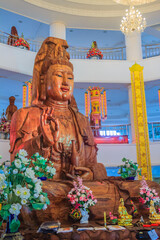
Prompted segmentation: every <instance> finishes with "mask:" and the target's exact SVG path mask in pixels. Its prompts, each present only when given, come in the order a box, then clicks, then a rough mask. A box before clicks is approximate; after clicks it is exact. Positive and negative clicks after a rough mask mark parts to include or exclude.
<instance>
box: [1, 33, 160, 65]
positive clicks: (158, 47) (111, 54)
mask: <svg viewBox="0 0 160 240" xmlns="http://www.w3.org/2000/svg"><path fill="white" fill-rule="evenodd" d="M9 36H13V37H14V35H11V34H8V33H5V32H2V31H0V43H4V44H8V37H9ZM25 40H26V41H27V42H28V43H29V45H30V51H33V52H38V50H39V49H40V46H41V44H42V41H34V40H31V39H25ZM99 50H100V51H101V52H102V54H103V59H104V60H126V47H125V46H123V47H119V48H100V49H99ZM88 51H89V48H82V47H72V46H69V49H68V52H69V54H70V57H71V59H86V56H87V52H88ZM142 52H143V58H150V57H155V56H160V43H157V44H151V45H143V46H142Z"/></svg>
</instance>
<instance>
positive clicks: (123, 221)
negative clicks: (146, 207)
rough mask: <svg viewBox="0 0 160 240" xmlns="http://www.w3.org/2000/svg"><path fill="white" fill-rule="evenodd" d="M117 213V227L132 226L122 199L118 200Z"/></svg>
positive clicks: (130, 217)
mask: <svg viewBox="0 0 160 240" xmlns="http://www.w3.org/2000/svg"><path fill="white" fill-rule="evenodd" d="M118 213H119V218H118V225H120V226H132V216H131V215H129V214H128V212H127V209H126V208H125V206H124V200H123V198H120V204H119V207H118Z"/></svg>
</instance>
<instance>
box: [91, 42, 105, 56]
mask: <svg viewBox="0 0 160 240" xmlns="http://www.w3.org/2000/svg"><path fill="white" fill-rule="evenodd" d="M93 57H96V58H98V59H102V58H103V54H102V53H101V51H100V50H99V49H98V46H97V42H96V41H93V42H92V46H91V48H90V49H89V51H88V53H87V58H93Z"/></svg>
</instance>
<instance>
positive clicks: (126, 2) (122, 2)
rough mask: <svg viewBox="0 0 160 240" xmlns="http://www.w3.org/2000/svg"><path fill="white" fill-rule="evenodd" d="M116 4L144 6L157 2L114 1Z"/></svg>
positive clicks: (144, 0) (150, 0)
mask: <svg viewBox="0 0 160 240" xmlns="http://www.w3.org/2000/svg"><path fill="white" fill-rule="evenodd" d="M114 1H115V2H116V3H120V4H123V5H132V6H133V5H134V6H136V5H142V4H147V3H151V2H155V0H114Z"/></svg>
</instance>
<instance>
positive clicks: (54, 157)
mask: <svg viewBox="0 0 160 240" xmlns="http://www.w3.org/2000/svg"><path fill="white" fill-rule="evenodd" d="M67 48H68V45H67V42H66V41H65V40H62V39H58V38H53V37H48V38H47V39H46V40H45V41H44V42H43V44H42V46H41V48H40V50H39V52H38V53H37V56H36V59H35V64H34V70H33V85H32V105H31V106H30V107H26V108H22V109H19V110H18V111H17V112H16V113H15V114H14V115H13V118H12V123H11V130H10V145H11V148H10V153H11V161H13V160H14V156H15V154H16V153H17V152H18V151H19V150H20V149H25V150H26V151H27V152H28V154H29V157H30V156H32V155H33V154H34V153H36V152H39V153H40V154H41V155H42V156H44V157H46V158H49V159H50V160H51V161H53V162H54V167H55V168H56V175H55V176H54V178H55V179H72V178H74V177H75V175H76V174H78V175H80V176H81V177H82V178H83V179H86V180H93V179H98V180H100V179H105V178H106V176H107V174H106V170H105V168H104V166H103V165H102V164H100V163H97V158H96V146H95V143H94V139H93V135H92V131H91V128H90V125H89V122H88V119H87V118H86V117H85V116H84V115H82V114H81V113H79V112H78V109H77V107H76V104H75V101H74V97H73V87H74V76H73V66H72V64H71V62H70V61H69V59H70V57H69V54H68V53H67V51H66V49H67ZM72 102H73V104H72Z"/></svg>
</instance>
